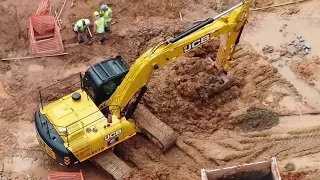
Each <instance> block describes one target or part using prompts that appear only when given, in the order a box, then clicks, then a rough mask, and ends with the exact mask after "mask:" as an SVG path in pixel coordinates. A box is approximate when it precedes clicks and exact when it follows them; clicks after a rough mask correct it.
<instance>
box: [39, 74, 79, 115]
mask: <svg viewBox="0 0 320 180" xmlns="http://www.w3.org/2000/svg"><path fill="white" fill-rule="evenodd" d="M76 76H79V77H80V80H79V81H77V82H75V83H72V84H68V86H66V87H65V88H63V89H66V88H69V87H73V86H74V85H75V84H78V83H81V84H80V87H82V74H81V72H79V73H76V74H72V75H70V76H68V77H66V78H64V79H61V80H58V81H57V82H55V83H53V84H51V85H48V86H45V87H43V88H42V89H40V90H39V92H38V93H39V100H40V105H41V109H43V99H42V93H41V92H42V91H44V90H46V89H48V88H51V87H54V86H56V85H58V84H62V83H63V81H66V80H68V79H71V78H73V77H76ZM63 96H64V95H62V96H61V97H63ZM61 97H60V98H61Z"/></svg>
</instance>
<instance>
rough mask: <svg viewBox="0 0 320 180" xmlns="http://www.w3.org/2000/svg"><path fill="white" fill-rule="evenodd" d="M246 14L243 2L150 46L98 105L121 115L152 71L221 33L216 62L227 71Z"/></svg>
mask: <svg viewBox="0 0 320 180" xmlns="http://www.w3.org/2000/svg"><path fill="white" fill-rule="evenodd" d="M228 13H230V14H229V16H224V15H226V14H228ZM248 17H249V2H246V1H242V2H241V3H240V4H238V5H236V6H235V7H233V8H231V9H229V10H227V11H225V12H223V13H221V14H219V15H218V16H216V17H214V18H209V19H207V20H206V21H204V22H202V23H200V24H198V25H196V26H194V27H192V28H191V29H189V30H187V31H185V32H184V33H182V34H180V35H178V36H177V37H175V38H173V39H169V40H167V41H165V42H162V43H160V44H158V45H157V46H155V47H153V48H151V49H149V50H148V51H146V52H145V53H144V54H142V55H141V56H140V57H139V58H138V59H137V60H136V61H135V63H134V64H133V65H132V66H131V68H130V71H129V73H128V74H127V75H126V77H125V79H124V80H123V81H122V83H121V84H120V86H118V88H117V90H116V91H115V92H114V93H113V95H112V96H111V97H110V98H109V100H108V101H106V102H104V103H102V104H101V105H100V107H101V108H102V107H107V106H110V105H112V106H114V105H116V106H119V107H121V109H110V111H111V112H112V114H114V115H116V116H118V117H120V113H121V111H122V110H123V108H124V107H126V106H127V104H128V103H129V101H130V100H131V99H132V98H133V96H134V95H135V94H136V93H137V92H138V91H139V90H140V89H141V88H142V87H143V86H145V85H146V84H147V82H148V81H149V79H150V77H151V76H152V72H153V71H154V70H156V69H158V68H161V67H163V66H165V65H167V64H169V63H171V62H174V61H175V60H176V58H177V57H179V56H182V55H184V54H186V53H188V52H190V51H192V50H194V49H196V48H198V47H200V46H201V45H203V44H206V43H208V42H210V40H212V39H214V38H216V37H217V36H221V35H223V36H224V37H222V40H221V45H220V48H219V51H218V57H217V61H216V62H217V65H218V67H219V68H220V70H221V71H228V70H229V68H230V67H231V65H232V64H233V61H232V57H231V55H232V52H233V51H234V49H235V46H236V44H237V43H238V42H239V38H240V35H241V32H242V29H243V27H244V25H245V23H246V21H247V19H248ZM129 113H130V112H129ZM130 114H133V113H130ZM129 118H130V117H129Z"/></svg>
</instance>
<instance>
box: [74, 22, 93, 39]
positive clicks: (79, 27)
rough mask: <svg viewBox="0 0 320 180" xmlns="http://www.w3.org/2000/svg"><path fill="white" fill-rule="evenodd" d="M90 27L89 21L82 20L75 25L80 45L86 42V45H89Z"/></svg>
mask: <svg viewBox="0 0 320 180" xmlns="http://www.w3.org/2000/svg"><path fill="white" fill-rule="evenodd" d="M89 25H90V20H89V19H80V20H79V21H77V23H76V24H75V25H74V27H73V30H74V31H75V32H76V33H77V34H78V43H81V42H84V43H85V44H89V40H88V36H87V27H88V26H89Z"/></svg>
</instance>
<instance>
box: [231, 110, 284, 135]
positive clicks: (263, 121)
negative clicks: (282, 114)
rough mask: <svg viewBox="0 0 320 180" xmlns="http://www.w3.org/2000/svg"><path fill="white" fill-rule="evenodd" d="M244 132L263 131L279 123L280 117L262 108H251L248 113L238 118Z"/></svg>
mask: <svg viewBox="0 0 320 180" xmlns="http://www.w3.org/2000/svg"><path fill="white" fill-rule="evenodd" d="M236 119H237V120H235V122H237V121H238V123H239V124H238V126H239V127H240V129H241V130H242V131H245V132H248V131H262V130H265V129H270V128H272V127H273V126H275V125H277V124H278V123H279V115H278V114H277V113H275V112H273V111H271V110H268V109H265V108H261V107H250V108H249V109H248V110H247V112H246V113H245V114H243V115H240V116H239V117H237V118H236Z"/></svg>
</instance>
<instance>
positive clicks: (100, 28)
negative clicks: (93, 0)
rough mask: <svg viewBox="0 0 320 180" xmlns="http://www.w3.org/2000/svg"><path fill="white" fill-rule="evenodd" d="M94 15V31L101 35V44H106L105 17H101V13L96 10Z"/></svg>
mask: <svg viewBox="0 0 320 180" xmlns="http://www.w3.org/2000/svg"><path fill="white" fill-rule="evenodd" d="M93 16H94V18H95V21H94V32H95V33H96V34H98V37H99V42H98V43H99V44H104V40H105V39H104V35H105V33H106V31H105V24H104V23H105V20H104V18H103V17H101V15H100V13H99V12H98V11H95V12H94V13H93Z"/></svg>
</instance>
